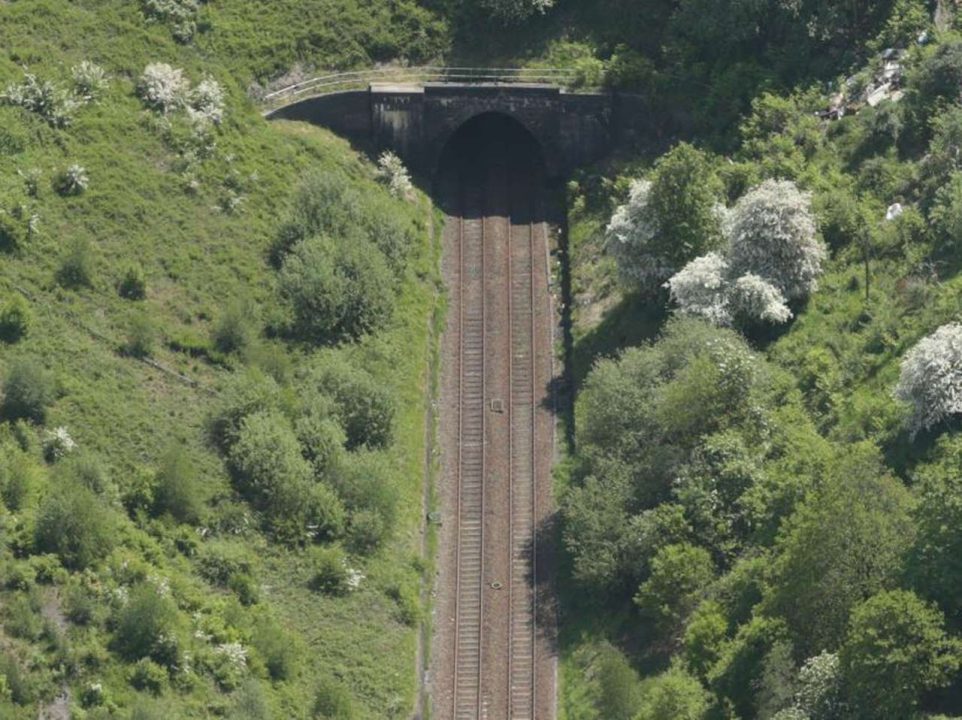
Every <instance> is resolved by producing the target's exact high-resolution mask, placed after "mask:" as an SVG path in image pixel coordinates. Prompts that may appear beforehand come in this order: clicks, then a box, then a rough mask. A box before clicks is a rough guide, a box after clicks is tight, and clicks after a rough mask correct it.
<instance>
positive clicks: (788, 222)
mask: <svg viewBox="0 0 962 720" xmlns="http://www.w3.org/2000/svg"><path fill="white" fill-rule="evenodd" d="M725 230H726V235H727V236H728V242H729V250H728V261H729V263H730V265H731V270H732V272H733V274H734V275H735V276H736V277H741V276H742V275H747V274H753V275H756V276H758V277H760V278H762V279H763V280H765V281H766V282H768V283H770V284H771V285H773V286H774V287H776V288H777V289H778V290H779V291H780V292H781V293H782V295H783V296H784V297H785V298H786V299H788V300H794V299H797V298H802V297H806V296H807V295H809V294H810V293H811V292H812V291H813V290H815V289H816V288H817V287H818V276H819V275H820V274H821V272H822V262H823V261H824V260H825V257H826V252H825V247H824V245H823V244H822V242H821V240H820V239H819V238H818V236H817V235H816V232H815V216H814V214H813V213H812V196H811V193H807V192H802V191H801V190H799V189H798V187H797V186H796V185H795V183H793V182H791V181H789V180H766V181H765V182H763V183H762V184H761V185H759V186H757V187H755V188H753V189H752V190H749V191H748V192H747V193H746V194H745V195H744V196H743V197H742V198H741V199H740V200H739V201H738V203H736V205H735V207H734V208H733V209H732V212H731V215H730V217H729V219H728V222H727V223H726V228H725Z"/></svg>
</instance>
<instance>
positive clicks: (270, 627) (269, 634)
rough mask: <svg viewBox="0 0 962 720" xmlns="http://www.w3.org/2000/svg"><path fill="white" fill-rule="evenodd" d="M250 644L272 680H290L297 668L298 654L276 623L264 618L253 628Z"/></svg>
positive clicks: (289, 639) (282, 629)
mask: <svg viewBox="0 0 962 720" xmlns="http://www.w3.org/2000/svg"><path fill="white" fill-rule="evenodd" d="M251 644H252V645H253V647H254V649H255V650H257V654H258V655H259V656H260V658H261V660H263V661H264V665H265V667H266V668H267V672H268V673H269V674H270V676H271V679H272V680H290V679H291V678H292V677H294V671H295V669H296V668H297V661H298V652H297V649H296V647H295V646H294V644H293V643H292V642H291V638H290V637H289V636H288V635H287V633H286V632H285V631H284V628H282V627H281V626H280V625H279V624H278V623H277V622H275V621H274V620H272V619H270V618H264V619H262V620H261V621H260V622H258V623H257V624H256V625H255V626H254V633H253V636H252V637H251Z"/></svg>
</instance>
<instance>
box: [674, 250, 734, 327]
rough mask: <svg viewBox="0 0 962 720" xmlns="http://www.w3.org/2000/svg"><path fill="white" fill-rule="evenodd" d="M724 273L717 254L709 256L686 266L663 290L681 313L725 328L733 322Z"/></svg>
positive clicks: (723, 262) (726, 265)
mask: <svg viewBox="0 0 962 720" xmlns="http://www.w3.org/2000/svg"><path fill="white" fill-rule="evenodd" d="M727 272H728V262H727V261H726V260H725V258H723V257H722V256H721V255H719V254H718V253H708V254H707V255H703V256H701V257H699V258H695V259H694V260H692V261H691V262H690V263H688V264H687V265H685V267H683V268H682V269H681V270H680V271H679V272H677V273H675V274H674V275H673V276H672V277H671V279H670V280H669V281H668V282H667V283H665V286H666V287H667V288H668V289H669V290H670V291H671V298H672V300H674V301H675V303H677V305H678V308H679V310H681V312H683V313H685V314H686V315H696V316H698V317H702V318H704V319H706V320H708V321H710V322H712V323H714V324H716V325H727V324H729V323H730V322H731V319H732V317H731V311H730V308H729V304H730V300H729V287H728V281H727V279H726V274H727Z"/></svg>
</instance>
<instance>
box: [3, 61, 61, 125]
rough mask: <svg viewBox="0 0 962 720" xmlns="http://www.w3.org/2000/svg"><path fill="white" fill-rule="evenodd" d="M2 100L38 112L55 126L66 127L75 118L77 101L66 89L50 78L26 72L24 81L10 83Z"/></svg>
mask: <svg viewBox="0 0 962 720" xmlns="http://www.w3.org/2000/svg"><path fill="white" fill-rule="evenodd" d="M0 100H2V101H3V102H6V103H8V104H10V105H16V106H18V107H21V108H23V109H24V110H27V111H29V112H32V113H36V114H37V115H39V116H40V117H41V118H43V119H44V121H46V123H47V124H48V125H50V126H51V127H55V128H65V127H67V126H68V125H70V123H71V121H72V120H73V114H74V111H75V110H76V109H77V102H76V101H75V100H73V98H71V97H70V96H69V95H68V94H67V93H66V92H64V90H63V89H62V88H60V87H58V86H57V85H54V84H53V83H52V82H50V81H48V80H39V79H38V78H37V76H36V75H31V74H30V73H24V75H23V82H22V83H20V84H19V85H17V84H12V83H11V84H10V85H8V86H7V89H6V90H5V91H4V92H3V94H2V95H0Z"/></svg>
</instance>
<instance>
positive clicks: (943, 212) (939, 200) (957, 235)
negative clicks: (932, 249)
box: [931, 172, 962, 252]
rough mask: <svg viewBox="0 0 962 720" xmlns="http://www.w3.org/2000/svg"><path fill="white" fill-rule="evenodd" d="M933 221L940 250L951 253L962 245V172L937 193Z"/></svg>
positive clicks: (955, 174) (953, 175) (953, 174)
mask: <svg viewBox="0 0 962 720" xmlns="http://www.w3.org/2000/svg"><path fill="white" fill-rule="evenodd" d="M931 220H932V227H933V228H934V230H935V233H936V237H938V239H939V247H940V248H942V249H943V250H945V251H949V252H951V251H952V250H954V249H955V248H958V247H959V245H960V244H962V172H954V173H952V176H951V177H950V178H949V181H948V182H947V183H946V184H945V185H943V186H942V187H940V188H939V189H938V190H937V191H936V193H935V205H934V206H933V208H932V212H931Z"/></svg>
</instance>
